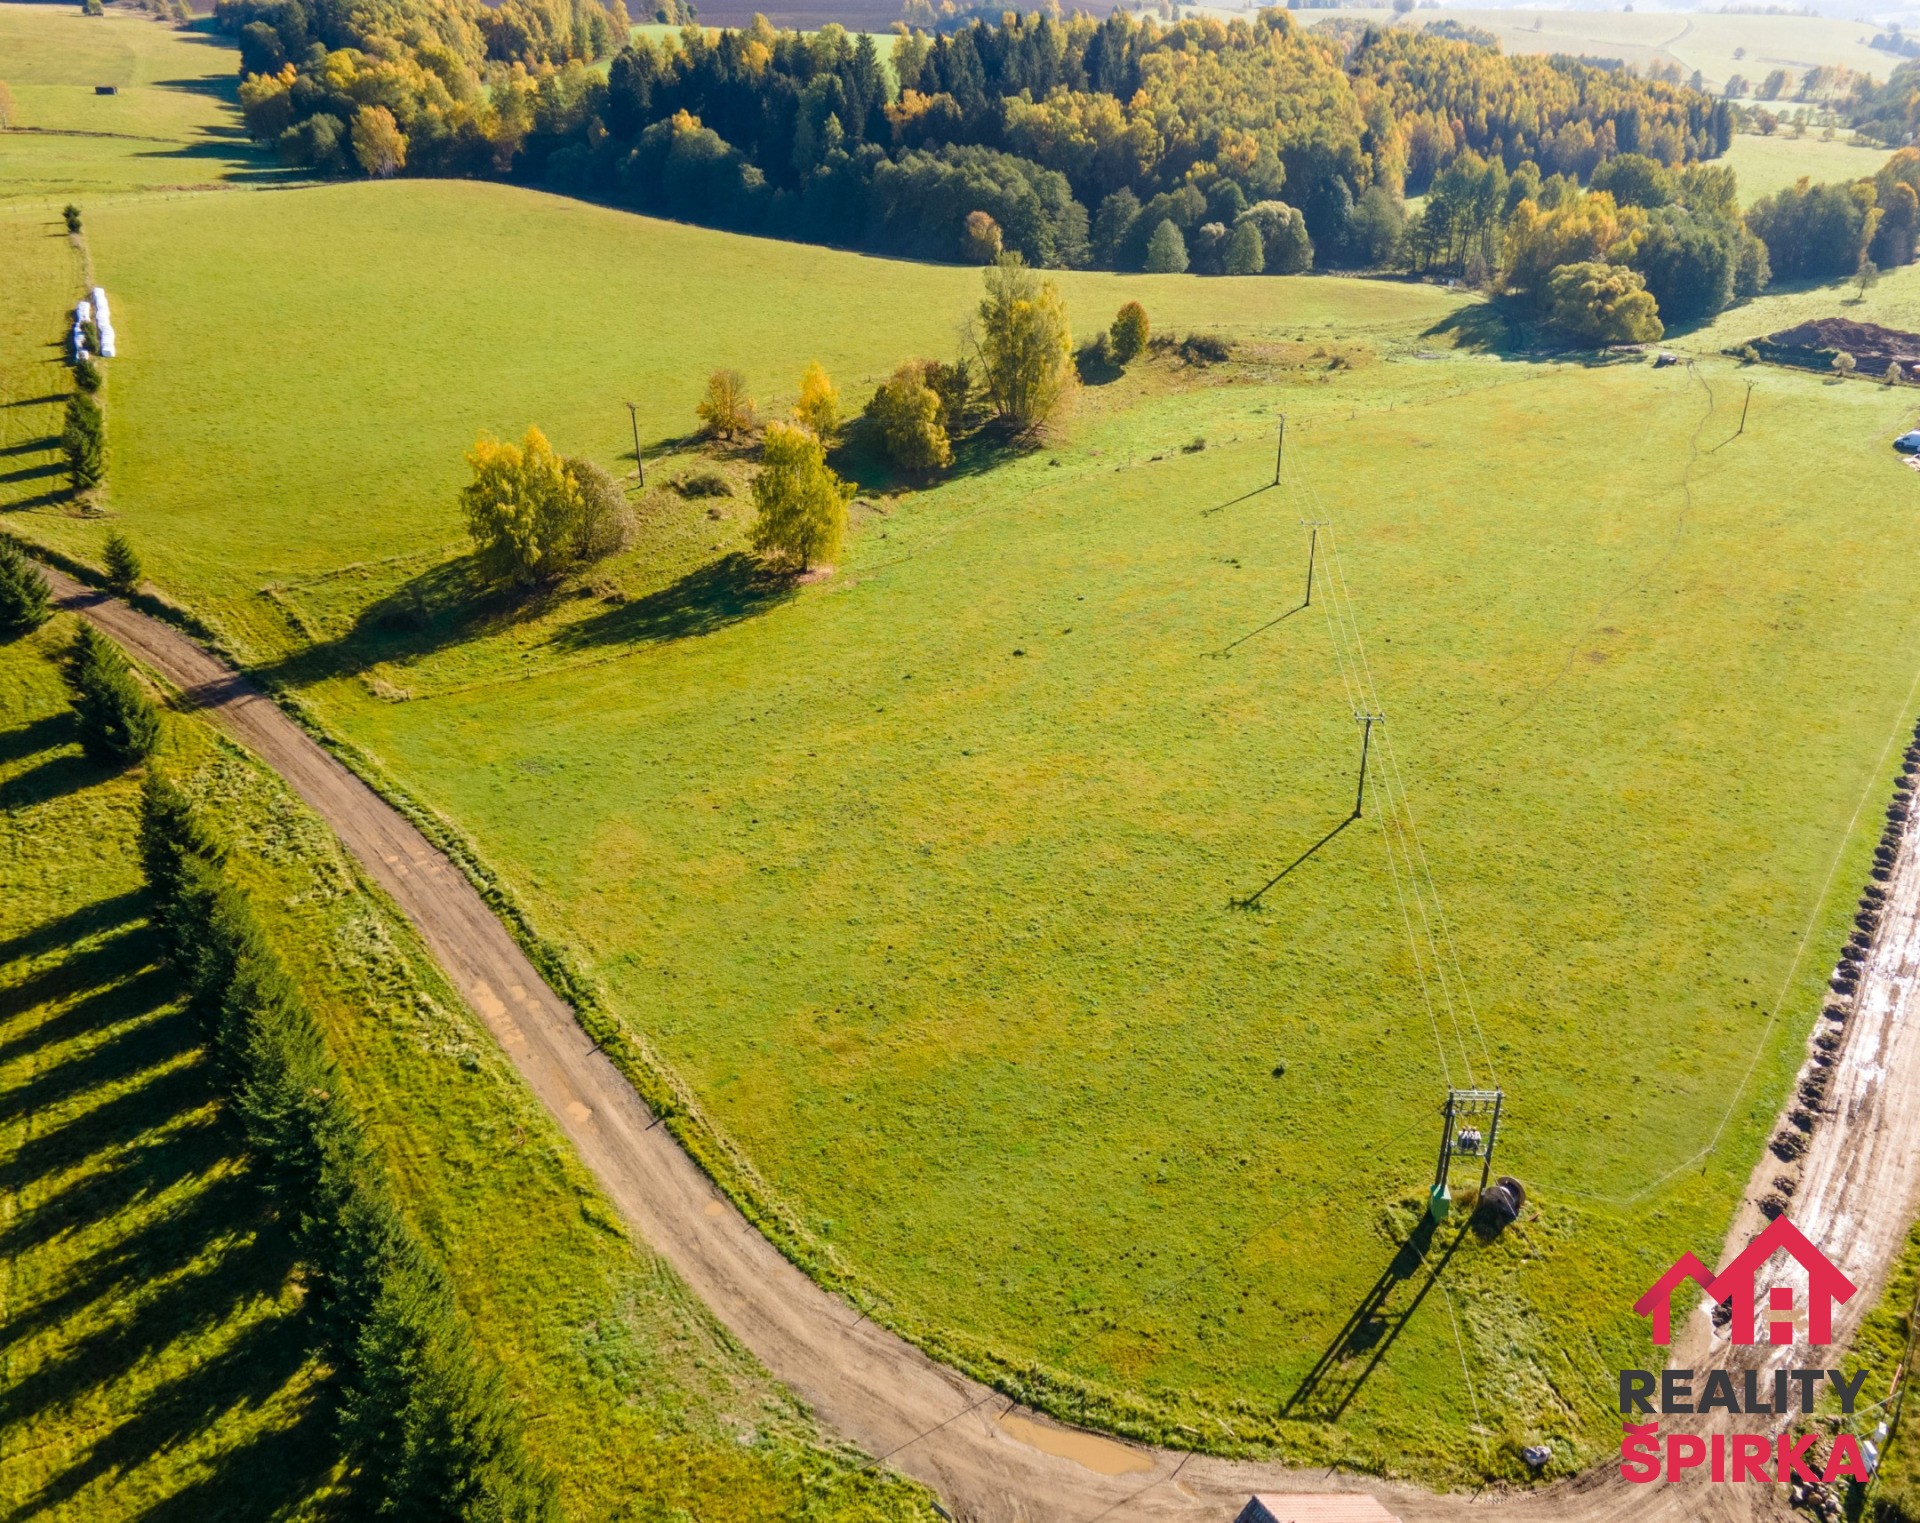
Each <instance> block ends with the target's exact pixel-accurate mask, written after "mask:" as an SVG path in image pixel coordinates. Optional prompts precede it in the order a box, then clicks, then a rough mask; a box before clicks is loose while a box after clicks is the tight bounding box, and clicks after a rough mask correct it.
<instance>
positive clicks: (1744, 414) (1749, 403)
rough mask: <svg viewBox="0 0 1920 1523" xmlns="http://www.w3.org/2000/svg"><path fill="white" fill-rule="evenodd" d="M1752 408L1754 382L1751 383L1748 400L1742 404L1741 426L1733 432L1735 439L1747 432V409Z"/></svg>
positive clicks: (1748, 385) (1748, 389) (1748, 387)
mask: <svg viewBox="0 0 1920 1523" xmlns="http://www.w3.org/2000/svg"><path fill="white" fill-rule="evenodd" d="M1751 406H1753V382H1751V381H1749V382H1747V397H1746V400H1745V401H1744V402H1742V403H1741V404H1740V426H1739V427H1738V428H1736V429H1735V430H1734V431H1733V437H1734V438H1736V439H1738V438H1739V437H1740V436H1741V435H1742V434H1744V433H1745V432H1746V431H1747V409H1748V408H1749V407H1751Z"/></svg>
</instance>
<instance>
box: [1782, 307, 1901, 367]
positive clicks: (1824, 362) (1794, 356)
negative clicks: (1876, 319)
mask: <svg viewBox="0 0 1920 1523" xmlns="http://www.w3.org/2000/svg"><path fill="white" fill-rule="evenodd" d="M1753 347H1754V348H1755V349H1757V350H1759V352H1760V357H1761V358H1762V359H1765V360H1771V361H1772V362H1773V363H1774V364H1776V365H1803V366H1807V367H1809V368H1811V369H1815V370H1829V369H1831V368H1832V367H1833V357H1834V356H1835V355H1836V354H1841V353H1846V354H1850V355H1852V356H1853V362H1854V367H1855V370H1856V372H1857V373H1858V374H1860V375H1864V376H1872V377H1874V378H1876V379H1877V378H1879V377H1880V376H1882V375H1884V374H1886V369H1887V366H1888V365H1890V364H1897V365H1898V366H1899V367H1900V368H1901V369H1902V370H1903V371H1905V372H1906V373H1907V374H1908V375H1912V374H1914V373H1915V367H1916V366H1920V333H1903V332H1901V331H1900V330H1899V329H1898V328H1883V327H1881V326H1880V325H1879V324H1878V323H1860V322H1853V321H1851V320H1850V319H1848V318H1844V317H1822V318H1818V319H1816V320H1815V321H1813V322H1810V323H1801V324H1800V325H1799V326H1798V327H1794V328H1782V329H1781V330H1780V331H1779V332H1778V333H1770V334H1768V335H1767V336H1766V337H1765V338H1757V339H1755V340H1753Z"/></svg>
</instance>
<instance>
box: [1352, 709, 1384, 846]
mask: <svg viewBox="0 0 1920 1523" xmlns="http://www.w3.org/2000/svg"><path fill="white" fill-rule="evenodd" d="M1355 718H1357V719H1358V720H1359V721H1360V723H1361V724H1363V725H1365V726H1366V728H1365V729H1364V730H1362V731H1361V732H1360V791H1359V792H1358V793H1356V794H1355V795H1354V797H1353V817H1354V818H1355V819H1356V820H1357V819H1359V818H1360V811H1361V809H1362V808H1364V807H1365V805H1366V802H1367V750H1368V747H1370V746H1371V745H1372V743H1373V727H1374V726H1375V725H1377V724H1385V723H1386V722H1387V716H1386V715H1385V714H1359V715H1356V716H1355Z"/></svg>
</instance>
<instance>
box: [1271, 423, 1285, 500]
mask: <svg viewBox="0 0 1920 1523" xmlns="http://www.w3.org/2000/svg"><path fill="white" fill-rule="evenodd" d="M1286 457H1287V415H1286V414H1285V413H1281V414H1280V443H1279V444H1278V445H1277V446H1276V447H1275V448H1274V452H1273V484H1274V485H1275V486H1279V485H1280V462H1281V461H1282V460H1284V459H1286Z"/></svg>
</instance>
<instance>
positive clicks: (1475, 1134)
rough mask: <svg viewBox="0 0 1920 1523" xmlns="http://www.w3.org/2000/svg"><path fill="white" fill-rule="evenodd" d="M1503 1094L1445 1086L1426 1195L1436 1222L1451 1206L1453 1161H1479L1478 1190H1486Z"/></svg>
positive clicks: (1496, 1139)
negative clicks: (1437, 1160)
mask: <svg viewBox="0 0 1920 1523" xmlns="http://www.w3.org/2000/svg"><path fill="white" fill-rule="evenodd" d="M1505 1098H1506V1097H1505V1094H1504V1093H1503V1092H1502V1091H1501V1090H1497V1089H1449V1090H1448V1091H1447V1103H1446V1104H1445V1105H1443V1106H1441V1107H1440V1165H1439V1167H1438V1168H1436V1169H1435V1170H1434V1173H1433V1189H1432V1190H1430V1191H1429V1192H1428V1194H1427V1214H1428V1215H1429V1216H1431V1217H1432V1218H1433V1219H1434V1220H1435V1221H1436V1222H1439V1221H1445V1220H1446V1217H1447V1212H1448V1211H1449V1210H1450V1209H1452V1206H1453V1192H1452V1191H1451V1190H1450V1189H1449V1188H1448V1176H1449V1175H1451V1174H1452V1172H1453V1160H1454V1159H1456V1158H1472V1159H1477V1160H1479V1163H1480V1193H1481V1194H1482V1195H1484V1194H1486V1193H1487V1179H1488V1177H1489V1176H1490V1175H1491V1174H1492V1173H1493V1148H1494V1144H1495V1143H1496V1142H1497V1141H1498V1140H1499V1138H1500V1105H1501V1102H1502V1101H1503V1100H1504V1099H1505Z"/></svg>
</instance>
